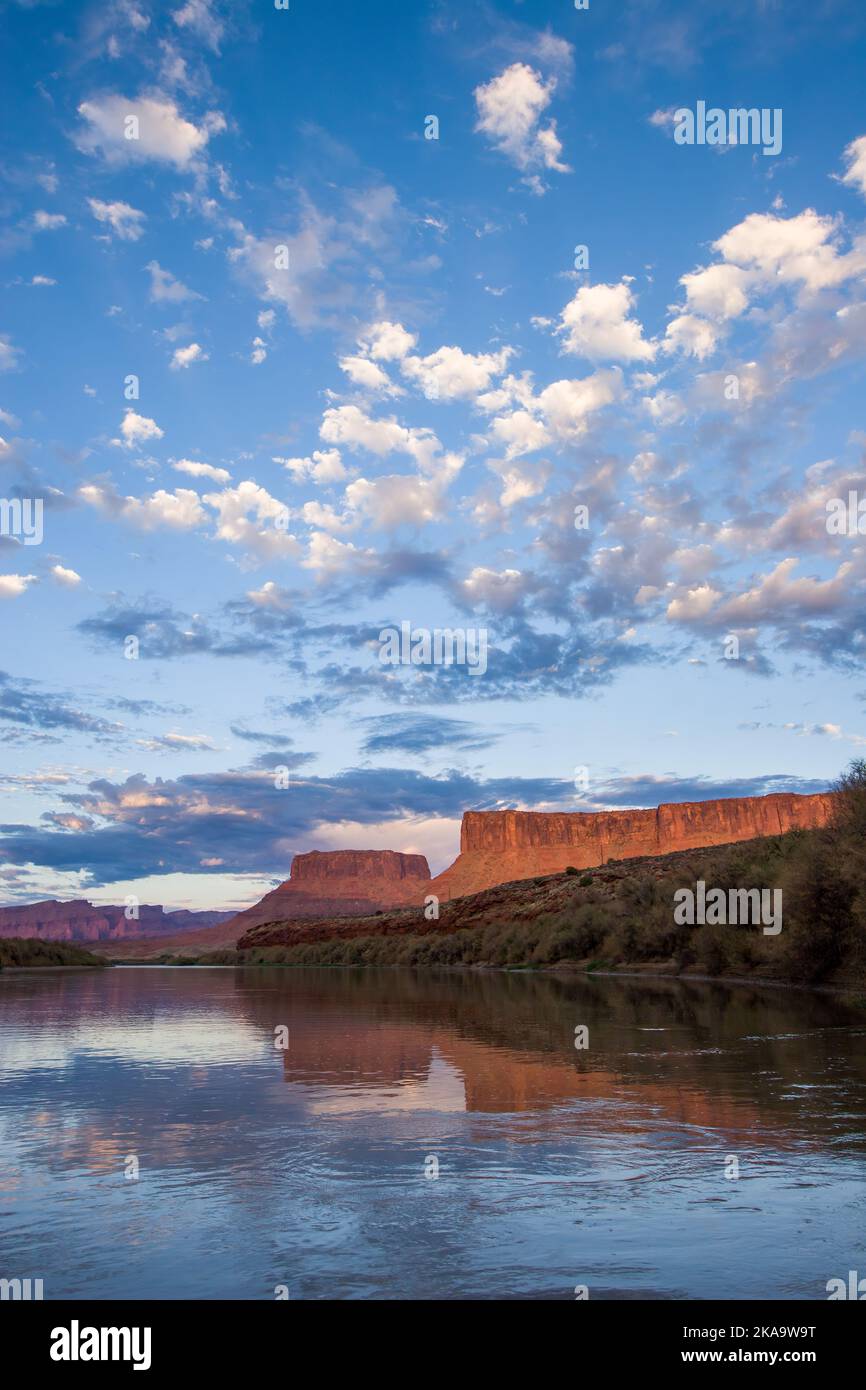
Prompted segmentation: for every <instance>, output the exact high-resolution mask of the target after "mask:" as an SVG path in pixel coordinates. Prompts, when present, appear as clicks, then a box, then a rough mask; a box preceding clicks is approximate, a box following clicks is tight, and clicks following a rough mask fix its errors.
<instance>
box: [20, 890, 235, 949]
mask: <svg viewBox="0 0 866 1390" xmlns="http://www.w3.org/2000/svg"><path fill="white" fill-rule="evenodd" d="M229 916H231V914H230V913H227V912H186V911H179V912H166V911H165V909H164V908H163V907H154V906H152V905H150V904H147V903H142V904H141V906H140V907H139V909H138V918H137V919H135V918H133V919H128V918H127V917H126V914H125V912H124V909H123V908H122V907H115V906H109V907H94V905H93V903H90V902H88V901H87V900H86V899H85V898H77V899H73V900H72V901H70V902H59V901H57V900H55V899H49V900H47V901H46V902H39V903H27V904H23V905H21V906H17V905H16V906H14V907H0V937H9V936H24V937H35V938H36V939H37V940H39V941H129V940H138V939H139V938H141V937H149V936H161V935H167V934H168V933H178V932H184V931H193V930H197V929H201V928H202V927H212V926H214V925H216V924H217V923H218V922H222V921H224V920H225V919H226V918H227V917H229Z"/></svg>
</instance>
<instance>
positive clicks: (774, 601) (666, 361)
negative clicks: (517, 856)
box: [0, 0, 866, 907]
mask: <svg viewBox="0 0 866 1390" xmlns="http://www.w3.org/2000/svg"><path fill="white" fill-rule="evenodd" d="M2 24H3V34H4V43H3V62H4V68H5V71H4V87H5V88H6V89H7V90H9V91H11V93H12V97H13V99H12V101H11V103H10V104H9V105H10V109H11V115H10V117H9V119H8V120H7V123H6V126H5V129H4V138H3V146H2V154H0V199H2V203H0V206H2V213H3V218H2V223H3V225H2V230H0V283H2V285H3V305H2V316H0V369H2V370H0V412H2V413H0V436H2V445H0V497H2V498H4V499H6V500H8V501H11V500H14V499H19V500H24V499H30V500H31V501H34V500H35V499H42V501H43V506H44V521H43V535H42V541H41V544H38V545H28V544H25V543H24V537H23V536H22V535H21V534H20V533H19V534H16V533H15V529H14V527H9V526H7V528H6V529H7V531H10V534H8V535H3V536H0V622H2V625H3V645H2V652H3V657H2V661H0V670H2V672H3V675H2V677H0V741H2V745H3V750H2V751H3V758H2V772H0V793H2V798H3V800H2V807H3V809H2V812H0V819H2V824H0V838H2V844H0V860H2V868H0V900H3V901H9V902H11V901H16V900H29V899H33V898H36V897H46V896H60V897H70V896H81V895H86V896H89V897H91V898H94V899H96V900H101V901H114V900H117V899H118V898H119V897H121V896H122V895H123V894H125V893H127V892H136V893H138V894H139V895H140V896H141V897H142V898H144V899H146V900H148V901H162V902H165V903H166V904H168V905H171V906H202V907H208V906H222V905H227V906H231V905H235V904H244V903H247V902H249V901H252V900H255V899H256V898H257V897H258V896H260V895H261V893H262V892H263V891H265V890H266V889H267V888H268V887H270V886H271V885H272V884H273V883H274V882H276V881H279V880H281V879H283V878H285V877H286V876H287V874H288V870H289V866H290V863H291V858H292V855H293V854H294V853H296V852H298V851H301V850H306V849H312V848H318V849H327V848H366V847H388V848H393V849H403V850H408V851H420V852H423V853H426V854H427V855H428V857H429V858H430V861H431V865H432V867H433V868H434V870H436V869H438V868H441V867H443V866H444V865H445V864H446V863H448V862H450V860H451V859H452V858H453V857H454V854H455V853H456V850H457V839H458V830H459V820H460V815H461V813H462V811H463V810H464V809H468V808H478V807H496V806H523V807H528V808H534V809H541V810H543V809H567V810H581V809H593V808H597V807H604V806H611V807H616V806H630V805H654V804H656V803H658V802H659V801H673V800H682V799H700V798H704V797H710V796H724V795H739V794H750V793H760V792H764V791H771V790H786V789H787V790H802V791H811V790H820V789H822V788H823V787H825V786H826V785H827V783H828V782H829V781H831V780H832V779H833V778H834V777H835V776H836V775H837V774H838V772H839V771H840V769H841V768H842V767H843V766H844V765H845V764H846V763H847V762H848V760H849V759H850V758H851V757H853V756H857V755H858V753H859V751H860V749H861V747H862V745H863V740H864V738H866V728H864V719H863V712H864V706H863V698H864V695H866V682H864V680H863V676H862V653H863V646H864V619H863V584H864V575H866V560H864V549H863V543H862V538H861V537H860V536H859V535H858V534H856V530H855V533H854V534H852V535H847V534H846V535H831V534H829V533H828V529H827V511H826V506H827V502H828V501H829V500H831V499H833V498H836V497H842V498H847V497H848V494H849V492H850V491H851V490H857V489H858V487H859V488H861V489H862V488H863V457H864V447H866V419H864V413H863V405H862V403H863V398H864V393H863V363H864V353H866V296H864V281H866V227H864V218H866V110H864V105H863V98H862V71H863V61H864V57H866V42H864V29H866V14H864V12H863V11H862V7H861V6H859V5H857V4H854V3H841V2H840V3H836V0H828V2H827V3H786V4H785V5H784V6H782V5H781V3H779V4H777V3H771V2H770V0H767V3H763V4H762V3H753V0H749V3H746V0H743V2H742V3H736V0H735V3H733V4H730V5H726V6H715V5H712V6H711V5H708V4H700V5H698V4H694V3H690V4H676V3H665V4H661V3H658V4H657V3H652V0H642V2H641V3H637V2H635V0H621V3H618V4H617V5H615V6H614V5H610V4H605V3H601V0H591V3H590V6H589V8H588V9H587V10H576V9H575V8H574V7H573V5H571V4H570V3H568V2H567V0H559V2H558V3H556V4H549V3H548V4H540V3H529V2H527V3H523V4H520V3H504V0H503V3H498V4H495V5H494V4H477V5H466V4H461V5H457V4H452V3H447V4H446V3H430V4H428V3H417V4H412V5H406V4H405V3H387V2H386V0H381V2H379V0H369V3H365V4H363V5H359V4H357V3H348V0H335V2H334V3H331V4H322V3H318V4H315V5H314V4H313V3H312V0H291V5H290V9H289V10H288V11H277V10H276V9H274V8H273V7H271V6H269V5H267V4H265V3H263V0H261V2H259V3H239V4H238V3H236V4H232V5H231V6H229V5H221V4H219V3H217V0H186V2H184V0H176V3H171V0H169V3H167V4H163V5H148V4H146V3H144V0H141V3H138V0H113V2H112V3H93V4H90V3H82V4H76V5H74V6H70V5H63V4H52V3H39V2H38V0H16V2H15V3H11V4H10V3H6V4H5V5H4V6H3V7H2ZM699 101H704V102H706V103H707V104H708V106H710V107H717V108H721V109H722V110H724V111H727V110H729V109H732V108H756V109H765V108H766V109H769V110H779V111H781V113H782V132H783V139H782V148H781V150H780V152H779V153H778V154H777V155H767V154H765V153H764V151H763V148H762V147H761V146H760V144H747V143H743V144H735V143H734V144H732V143H726V144H724V145H715V146H711V145H686V144H679V143H678V142H677V140H676V139H675V128H676V119H677V118H676V117H675V114H674V113H675V112H676V111H677V110H678V109H682V108H687V109H696V107H697V103H698V102H699ZM431 117H435V118H436V122H437V123H438V130H436V134H437V135H438V138H428V135H429V134H431V133H433V132H434V130H435V125H434V122H432V121H431V119H430V118H431ZM130 118H132V124H131V125H130ZM136 122H137V126H136V124H135V123H136ZM127 132H130V133H133V134H134V135H135V136H136V137H137V138H127ZM578 246H585V247H586V248H587V252H588V267H587V268H585V269H584V268H579V269H576V268H575V260H576V258H575V248H576V247H578ZM280 248H284V249H283V250H280ZM278 261H279V262H280V264H278V263H277V262H278ZM286 261H287V264H285V262H286ZM130 377H135V378H137V389H138V395H137V396H132V397H130V396H129V395H128V394H126V392H127V391H128V389H129V388H128V386H127V383H128V379H129V378H130ZM732 383H733V384H732ZM578 506H585V507H587V508H588V524H587V525H586V527H585V528H583V529H578V528H576V527H575V524H574V521H575V507H578ZM401 622H409V623H411V624H412V626H413V628H426V629H431V630H432V629H435V628H437V627H450V628H463V629H471V630H475V631H477V630H480V629H483V630H484V631H485V632H486V633H487V640H488V644H489V655H488V663H487V670H486V671H485V672H484V673H483V674H479V675H476V676H472V675H470V674H469V672H468V671H467V670H466V668H465V667H461V666H460V665H459V664H458V665H453V666H451V667H444V666H430V667H401V668H394V667H389V666H385V665H383V663H382V662H381V661H380V659H379V643H378V635H379V633H380V631H381V630H382V629H383V628H385V627H387V626H391V625H393V626H397V627H399V625H400V623H401ZM130 637H135V638H137V640H138V644H139V648H138V659H137V660H129V659H127V657H126V655H125V651H126V650H128V642H127V639H128V638H130ZM732 637H733V638H735V639H736V643H735V644H734V646H733V648H732V645H731V640H730V639H731V638H732ZM732 650H736V652H737V655H736V656H735V657H733V658H732V657H731V655H730V653H731V651H732ZM278 767H285V768H288V769H289V774H290V775H289V779H288V783H289V784H288V786H280V787H277V786H276V785H275V783H276V781H277V780H278V779H277V778H276V776H275V768H278ZM576 767H582V768H585V769H586V774H585V778H584V779H583V781H582V782H581V784H580V785H579V786H577V787H576V786H575V772H574V769H575V768H576Z"/></svg>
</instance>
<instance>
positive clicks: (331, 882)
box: [225, 849, 430, 936]
mask: <svg viewBox="0 0 866 1390" xmlns="http://www.w3.org/2000/svg"><path fill="white" fill-rule="evenodd" d="M429 889H430V867H429V865H428V863H427V860H426V859H425V858H424V855H423V854H400V853H398V852H397V851H396V850H392V849H339V850H312V851H311V852H310V853H309V854H296V855H295V858H294V860H293V861H292V871H291V877H290V878H288V879H287V880H286V882H285V883H281V884H280V885H279V887H278V888H275V889H274V890H273V892H271V893H268V894H266V896H265V897H264V898H262V900H261V902H258V903H256V904H255V905H254V906H253V907H249V908H247V909H246V911H244V912H239V913H238V914H237V915H236V916H235V917H233V918H232V919H231V921H229V922H226V924H225V933H226V935H227V936H230V935H232V934H233V933H234V934H235V936H239V935H240V933H241V932H244V931H249V929H250V928H251V927H256V926H259V925H260V924H261V923H263V922H279V921H294V920H296V919H301V918H306V917H329V916H333V917H338V916H339V917H354V916H363V915H364V914H365V913H370V912H378V911H380V910H382V909H384V908H388V907H414V906H415V905H416V904H417V903H422V902H423V901H424V895H425V893H427V892H428V891H429Z"/></svg>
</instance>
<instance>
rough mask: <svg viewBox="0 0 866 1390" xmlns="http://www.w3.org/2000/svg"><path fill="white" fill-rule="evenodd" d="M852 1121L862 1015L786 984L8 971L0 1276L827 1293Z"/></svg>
mask: <svg viewBox="0 0 866 1390" xmlns="http://www.w3.org/2000/svg"><path fill="white" fill-rule="evenodd" d="M579 1025H586V1026H587V1027H588V1028H589V1049H588V1050H586V1051H577V1050H576V1049H575V1046H574V1034H575V1028H576V1027H578V1026H579ZM280 1027H287V1028H288V1029H289V1048H288V1050H287V1051H281V1050H279V1049H277V1048H276V1047H275V1046H274V1039H275V1029H279V1028H280ZM864 1120H866V1019H864V1015H863V1014H862V1013H857V1012H855V1011H854V1010H852V1009H850V1008H848V1007H847V1006H845V1005H844V1004H842V1003H840V1002H838V1001H836V1000H833V999H829V998H824V997H819V996H812V995H809V994H806V993H799V992H789V991H781V990H772V991H771V990H765V991H759V990H753V989H751V988H747V987H739V988H735V987H731V988H725V987H722V986H717V985H703V984H686V983H680V982H674V981H670V982H667V981H665V982H659V981H643V980H623V979H605V978H601V977H596V978H595V979H586V978H583V977H580V978H576V979H561V978H554V977H550V976H542V975H524V974H503V973H489V974H486V973H485V974H480V973H472V972H455V973H447V972H441V973H440V972H437V973H430V972H417V971H413V970H402V969H401V970H378V971H361V970H341V971H337V970H305V971H290V970H255V969H249V970H218V969H158V968H150V969H148V968H121V969H112V970H105V971H102V972H90V971H88V972H80V973H69V972H46V971H39V972H35V971H34V972H28V973H25V972H20V973H18V972H16V973H13V972H4V973H3V974H2V975H0V1276H3V1277H10V1278H11V1277H16V1276H17V1277H26V1276H28V1275H29V1276H30V1277H32V1278H40V1277H41V1278H43V1279H44V1281H45V1297H46V1298H67V1297H80V1298H246V1299H272V1298H273V1297H274V1289H275V1286H277V1285H286V1286H287V1287H288V1290H289V1293H290V1296H291V1297H292V1298H293V1299H294V1298H544V1299H548V1298H552V1299H558V1298H562V1299H568V1298H573V1297H574V1292H573V1291H574V1287H575V1285H576V1284H586V1285H588V1287H589V1290H590V1297H591V1298H618V1299H624V1298H648V1297H664V1298H722V1297H732V1298H745V1299H748V1298H825V1297H826V1291H825V1285H826V1283H827V1280H828V1279H830V1278H834V1277H843V1278H846V1277H847V1273H848V1270H850V1269H858V1270H859V1271H860V1272H861V1274H866V1183H864V1179H866V1139H864V1128H866V1126H864ZM730 1155H735V1156H736V1157H737V1159H738V1161H739V1171H740V1176H739V1179H738V1180H737V1181H731V1180H728V1179H726V1177H725V1164H726V1161H728V1158H729V1156H730ZM130 1156H134V1157H135V1158H137V1160H138V1164H139V1177H138V1179H137V1180H130V1179H129V1178H127V1177H126V1176H125V1169H126V1166H127V1159H128V1157H130ZM431 1158H435V1159H436V1160H437V1161H438V1165H439V1176H438V1178H436V1179H433V1178H428V1177H426V1176H425V1166H426V1168H427V1169H428V1170H432V1168H433V1164H432V1163H431V1162H430V1159H431Z"/></svg>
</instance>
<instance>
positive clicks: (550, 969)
mask: <svg viewBox="0 0 866 1390" xmlns="http://www.w3.org/2000/svg"><path fill="white" fill-rule="evenodd" d="M107 965H108V967H109V968H117V969H121V970H124V969H125V970H145V969H146V970H335V971H336V970H416V971H419V972H424V973H426V972H432V971H446V972H448V973H449V974H452V973H454V974H458V973H459V974H470V973H473V972H475V973H484V974H489V973H497V974H503V975H553V976H577V975H580V976H583V977H584V978H590V977H596V976H598V977H600V978H602V979H627V980H643V981H654V980H665V981H671V982H673V983H679V982H685V983H689V984H706V985H725V986H726V987H730V986H732V985H739V986H746V987H748V988H750V989H756V988H760V989H779V990H790V991H793V992H797V993H802V994H830V995H844V996H849V997H850V998H852V999H853V1000H854V1001H855V1002H856V1001H858V1000H862V1001H863V1007H864V1008H866V987H864V986H862V985H859V984H857V983H856V982H852V983H850V984H834V985H809V984H803V983H802V982H800V981H797V980H782V979H768V978H767V977H765V976H748V975H708V974H706V973H705V972H700V971H688V970H665V969H658V968H656V967H655V966H654V965H653V964H652V963H651V962H650V963H649V964H648V967H647V969H644V970H636V969H634V968H633V967H632V968H624V969H622V970H618V969H595V970H590V969H587V968H586V967H585V966H582V965H578V964H569V963H566V962H562V963H557V964H556V965H486V964H484V963H482V962H479V963H475V964H471V965H462V964H457V965H448V964H445V963H436V964H432V965H408V964H406V963H405V962H393V963H375V964H370V965H358V964H348V965H342V964H341V965H310V964H303V965H302V964H298V965H289V964H284V963H282V962H279V961H250V962H249V963H248V964H245V963H244V962H243V961H234V962H231V963H227V962H217V961H213V962H211V961H207V960H196V961H189V962H188V963H184V962H183V961H147V960H136V961H127V960H116V961H108V962H107ZM28 968H29V969H40V968H42V967H26V966H21V967H16V969H28ZM45 968H54V969H63V970H66V969H74V970H88V969H92V968H93V967H92V966H59V967H45Z"/></svg>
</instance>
